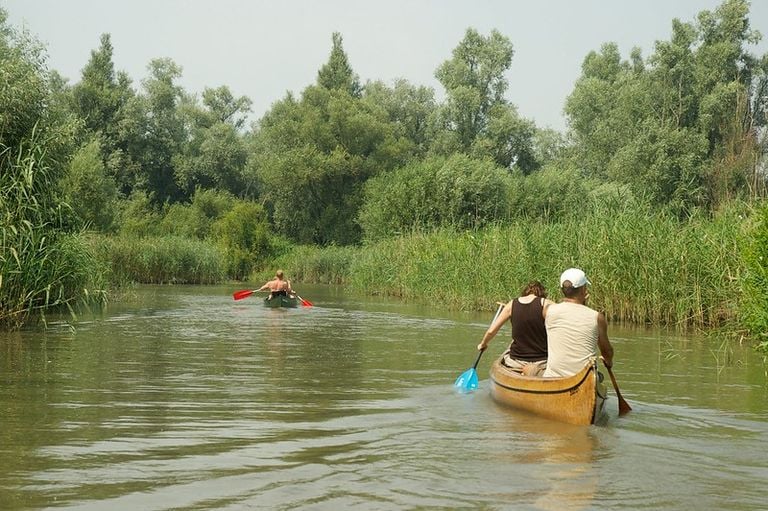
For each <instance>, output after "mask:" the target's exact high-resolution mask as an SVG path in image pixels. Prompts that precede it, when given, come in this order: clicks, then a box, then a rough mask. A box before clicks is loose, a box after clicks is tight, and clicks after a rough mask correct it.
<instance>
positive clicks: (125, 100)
mask: <svg viewBox="0 0 768 511" xmlns="http://www.w3.org/2000/svg"><path fill="white" fill-rule="evenodd" d="M112 56H113V47H112V42H111V38H110V35H109V34H103V35H102V36H101V42H100V46H99V48H98V49H97V50H93V51H92V52H91V58H90V60H89V61H88V63H87V64H86V65H85V67H84V68H83V72H82V76H81V79H80V82H79V83H77V84H75V85H74V86H72V88H71V91H70V95H71V100H70V102H71V105H72V110H73V111H74V113H75V114H76V115H77V116H78V117H79V118H80V119H82V121H83V125H84V128H85V130H86V134H85V137H84V138H85V139H86V140H90V139H91V138H93V137H97V138H98V139H99V146H100V148H101V158H102V160H103V162H104V167H105V171H106V172H107V174H108V175H109V176H111V177H112V178H113V179H114V180H115V182H116V183H117V184H118V186H119V189H120V191H121V192H122V193H123V194H124V195H129V194H130V193H131V191H132V190H133V187H134V185H135V180H136V169H137V165H138V164H137V163H136V160H137V158H138V154H136V153H137V150H138V149H140V147H141V146H139V145H137V144H135V143H133V140H135V138H136V135H135V134H134V133H132V131H131V130H132V129H133V128H134V125H133V123H131V122H130V120H129V119H127V118H126V117H127V116H128V115H129V112H130V105H131V103H132V102H134V101H135V92H134V91H133V89H132V88H131V80H130V79H129V78H128V75H127V74H125V73H124V72H115V68H114V63H113V61H112ZM86 143H87V142H86Z"/></svg>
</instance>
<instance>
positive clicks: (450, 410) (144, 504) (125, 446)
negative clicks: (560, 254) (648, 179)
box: [0, 286, 768, 511]
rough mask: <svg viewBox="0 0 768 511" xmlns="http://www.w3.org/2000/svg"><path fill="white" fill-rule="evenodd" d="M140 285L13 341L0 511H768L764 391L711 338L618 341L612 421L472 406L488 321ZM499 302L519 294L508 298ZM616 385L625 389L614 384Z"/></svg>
mask: <svg viewBox="0 0 768 511" xmlns="http://www.w3.org/2000/svg"><path fill="white" fill-rule="evenodd" d="M232 291H234V289H233V288H227V287H219V286H208V287H159V286H158V287H153V286H142V287H139V288H137V289H136V290H135V291H132V292H131V293H129V296H127V297H126V300H125V301H123V302H121V303H115V304H110V305H109V306H108V307H107V309H106V310H105V311H103V312H100V313H98V314H83V315H82V316H81V317H80V318H79V320H78V321H77V322H76V323H75V324H74V327H72V326H70V325H68V324H67V323H66V322H64V321H62V320H61V319H60V318H48V319H49V321H48V322H49V327H48V330H46V331H45V332H41V331H26V332H21V333H17V334H1V335H0V509H2V510H6V511H15V510H35V509H77V510H180V509H184V510H247V509H277V510H281V509H285V510H288V509H328V510H338V509H355V510H389V509H393V510H396V509H397V510H399V509H484V510H495V509H545V510H563V509H568V510H578V509H603V510H604V509H632V510H638V509H640V510H642V509H658V510H662V509H663V510H670V509H698V510H709V509H717V510H726V509H727V510H748V509H749V510H757V509H768V490H766V482H768V457H767V456H766V454H765V453H766V449H767V448H768V411H766V404H767V403H768V384H767V382H768V376H767V375H766V365H765V362H764V360H763V359H762V357H760V356H759V355H757V354H756V353H754V352H753V351H752V350H751V349H750V348H748V347H746V346H739V345H738V344H734V343H731V344H724V343H722V342H721V341H719V340H718V339H704V338H692V337H683V336H680V335H677V334H674V333H669V332H660V331H655V330H646V329H626V328H624V329H622V328H619V327H617V326H616V325H610V326H609V335H610V337H611V340H612V342H613V344H614V347H615V349H616V359H615V366H614V373H615V374H616V377H617V380H618V383H619V385H620V389H621V391H622V395H623V397H624V398H625V399H626V400H627V401H628V402H629V403H630V404H631V405H632V407H633V411H632V412H631V413H630V414H629V415H627V416H625V417H621V418H619V417H618V416H617V403H616V398H615V394H613V392H612V390H611V394H610V396H611V397H610V398H609V400H608V402H607V406H608V409H609V415H608V418H607V420H606V421H604V424H601V425H599V426H589V427H581V426H569V425H564V424H559V423H556V422H551V421H547V420H544V419H540V418H537V417H534V416H530V415H527V414H525V413H522V412H516V411H513V410H509V409H505V408H502V407H500V406H498V405H496V404H495V403H494V402H493V401H492V400H491V399H490V397H489V394H488V381H487V378H488V367H489V366H490V363H491V361H492V359H493V357H494V356H496V355H498V354H499V353H500V352H501V351H502V350H503V348H504V347H505V344H506V342H507V339H508V337H509V328H508V327H505V328H504V330H502V332H501V333H500V337H499V338H497V339H496V340H494V342H493V343H491V346H490V348H489V351H488V352H487V353H486V355H484V358H483V359H481V362H480V365H479V366H478V373H479V375H480V379H481V383H480V388H479V389H478V390H477V391H475V392H472V393H469V394H460V393H457V392H456V391H455V389H454V387H453V381H454V380H455V379H456V377H457V376H458V375H459V374H461V373H462V372H464V371H465V370H466V369H468V368H469V367H470V366H471V365H472V363H473V362H474V360H475V356H476V351H475V346H476V345H477V342H478V341H479V339H480V337H481V336H482V333H483V332H484V331H485V328H486V327H487V324H488V322H489V321H490V320H491V317H492V313H490V312H488V313H459V312H453V313H452V312H448V311H446V310H444V309H443V308H441V307H440V304H432V305H431V306H429V307H427V306H417V305H413V304H403V303H401V302H398V301H396V300H388V299H382V298H366V297H359V296H353V295H349V294H346V293H345V292H344V291H342V290H340V289H338V288H330V287H323V286H314V287H310V286H306V287H302V289H301V292H302V295H303V296H304V298H306V299H309V300H311V301H312V302H313V303H314V307H302V308H298V309H293V310H272V309H266V308H264V307H263V306H262V304H261V302H260V299H259V298H258V297H256V296H253V297H250V298H248V299H245V300H242V301H237V302H235V301H233V300H232V296H231V293H232ZM500 298H503V299H506V297H500ZM609 387H610V385H609Z"/></svg>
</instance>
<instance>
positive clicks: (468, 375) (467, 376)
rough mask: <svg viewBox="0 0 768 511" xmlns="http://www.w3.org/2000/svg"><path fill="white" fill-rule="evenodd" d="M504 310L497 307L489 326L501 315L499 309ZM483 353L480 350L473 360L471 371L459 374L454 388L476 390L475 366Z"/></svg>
mask: <svg viewBox="0 0 768 511" xmlns="http://www.w3.org/2000/svg"><path fill="white" fill-rule="evenodd" d="M503 308H504V304H503V303H502V304H500V305H499V309H498V310H497V311H496V315H495V316H494V317H493V321H491V324H493V322H494V321H496V318H498V317H499V314H501V309H503ZM483 351H485V350H480V353H478V354H477V359H475V364H474V365H473V366H472V368H471V369H467V370H466V371H464V372H463V373H461V376H459V377H458V378H456V381H455V382H454V384H453V385H454V387H456V388H458V389H460V390H463V391H469V390H474V389H476V388H477V385H478V378H477V364H478V363H479V362H480V357H482V356H483Z"/></svg>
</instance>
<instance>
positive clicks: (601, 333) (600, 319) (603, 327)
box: [597, 312, 613, 367]
mask: <svg viewBox="0 0 768 511" xmlns="http://www.w3.org/2000/svg"><path fill="white" fill-rule="evenodd" d="M597 346H598V347H599V348H600V355H602V357H603V362H604V363H605V366H606V367H612V366H613V346H611V341H609V340H608V320H606V319H605V314H603V313H602V312H600V313H598V314H597Z"/></svg>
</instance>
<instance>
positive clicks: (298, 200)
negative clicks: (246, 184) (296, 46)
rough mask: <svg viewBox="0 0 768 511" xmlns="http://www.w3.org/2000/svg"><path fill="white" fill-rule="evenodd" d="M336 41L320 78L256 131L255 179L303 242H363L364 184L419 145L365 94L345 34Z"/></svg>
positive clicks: (277, 215)
mask: <svg viewBox="0 0 768 511" xmlns="http://www.w3.org/2000/svg"><path fill="white" fill-rule="evenodd" d="M333 43H334V44H333V49H332V50H331V55H330V57H329V60H328V62H327V63H326V64H325V65H324V66H323V67H322V68H321V70H320V72H319V73H318V80H317V83H316V84H315V85H310V86H309V87H307V88H306V89H305V90H304V91H303V92H302V95H301V98H299V99H296V98H294V97H293V96H292V95H288V96H287V97H286V98H284V99H283V100H281V101H279V102H277V103H275V105H273V107H272V109H271V110H270V111H269V112H267V114H266V115H264V117H263V118H262V119H261V121H260V123H259V127H258V129H257V130H256V131H255V133H254V134H253V138H252V146H251V159H250V162H249V166H250V168H251V173H252V175H254V176H255V179H253V178H252V181H257V182H258V183H257V184H252V186H254V187H259V189H260V192H261V194H262V197H263V198H264V199H265V201H266V202H267V204H268V205H269V207H270V208H271V211H272V218H273V221H274V224H275V225H276V227H277V229H278V231H279V232H280V233H282V234H283V235H285V236H287V237H289V238H291V239H293V240H294V241H297V242H300V243H316V244H350V243H357V242H359V241H360V239H361V229H360V226H359V225H358V223H357V221H356V217H357V214H358V211H359V209H360V205H361V203H362V189H363V185H364V184H365V182H366V181H367V180H368V179H369V178H370V177H372V176H373V175H375V174H376V173H378V172H386V171H387V170H388V169H392V168H394V167H397V166H399V165H402V164H403V163H404V161H405V160H406V159H407V157H408V155H409V154H410V151H411V150H412V145H410V144H408V143H407V142H406V141H404V140H403V138H402V135H401V133H399V132H398V130H397V129H396V128H395V126H394V125H393V124H392V123H391V122H389V119H388V117H387V112H386V111H385V110H384V109H383V108H382V107H381V106H379V105H377V104H375V103H374V102H370V101H365V100H363V99H362V98H361V97H359V95H358V94H357V86H356V85H355V84H356V83H357V77H356V75H355V73H354V72H353V71H352V69H351V67H350V66H349V64H348V62H347V58H346V55H345V54H344V53H343V48H342V47H341V37H340V36H338V34H334V38H333Z"/></svg>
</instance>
